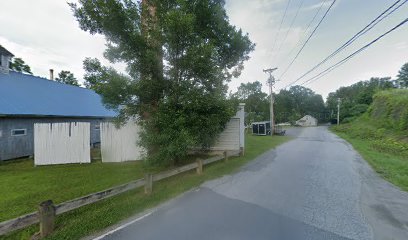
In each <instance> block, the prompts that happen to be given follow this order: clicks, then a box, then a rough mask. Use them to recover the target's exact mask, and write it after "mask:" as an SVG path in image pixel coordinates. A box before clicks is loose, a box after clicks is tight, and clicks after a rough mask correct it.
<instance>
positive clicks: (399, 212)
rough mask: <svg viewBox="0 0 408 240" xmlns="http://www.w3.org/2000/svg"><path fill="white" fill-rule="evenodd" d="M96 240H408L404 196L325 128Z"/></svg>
mask: <svg viewBox="0 0 408 240" xmlns="http://www.w3.org/2000/svg"><path fill="white" fill-rule="evenodd" d="M288 134H289V135H292V136H294V139H293V140H291V141H289V142H287V143H285V144H283V145H281V146H279V147H278V148H276V149H275V150H271V151H268V152H266V153H265V154H263V155H261V156H259V157H258V158H257V159H256V160H254V161H252V162H251V163H249V164H247V165H246V166H244V167H243V168H242V169H241V170H240V171H239V172H237V173H235V174H233V175H228V176H225V177H223V178H220V179H216V180H213V181H209V182H206V183H204V184H203V185H202V186H200V187H199V188H197V189H195V190H194V191H190V192H188V193H186V194H184V195H182V196H181V197H178V198H176V199H173V200H172V201H170V202H168V203H166V204H164V205H162V206H160V207H158V208H157V209H154V210H152V213H151V214H150V215H148V216H146V217H143V218H140V219H138V220H135V221H132V222H130V223H128V224H126V225H124V226H121V227H119V228H118V229H114V230H113V231H110V232H109V233H107V234H104V235H101V236H99V237H98V239H106V240H108V239H166V240H167V239H179V240H182V239H186V240H190V239H197V240H199V239H234V240H235V239H268V240H271V239H277V240H286V239H287V240H297V239H299V240H306V239H310V240H319V239H333V240H345V239H353V240H371V239H401V240H402V239H403V240H407V239H408V194H407V193H406V192H402V191H400V190H398V189H397V188H396V187H394V186H392V185H391V184H389V183H387V182H385V181H384V180H382V179H380V178H379V177H378V176H377V174H375V173H374V172H373V171H372V169H371V168H370V167H369V166H368V165H367V163H366V162H365V161H364V160H363V159H361V157H360V156H359V155H358V154H357V153H356V152H355V151H354V150H353V148H352V147H351V145H349V144H348V143H347V142H345V141H344V140H342V139H340V138H338V137H337V136H336V135H334V134H332V133H331V132H329V131H328V129H327V128H326V127H311V128H292V129H289V130H288Z"/></svg>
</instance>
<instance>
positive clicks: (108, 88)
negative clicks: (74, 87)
mask: <svg viewBox="0 0 408 240" xmlns="http://www.w3.org/2000/svg"><path fill="white" fill-rule="evenodd" d="M70 6H71V8H72V10H73V12H74V15H75V17H76V18H77V20H78V22H79V24H80V27H81V29H83V30H85V31H88V32H90V33H91V34H102V35H104V36H105V38H106V41H107V49H106V51H105V57H106V58H107V59H108V60H110V61H111V62H113V63H114V62H124V63H125V64H126V66H127V74H128V75H124V74H121V73H118V72H117V71H116V70H115V69H113V68H109V67H105V66H102V65H101V63H100V61H99V60H97V59H86V60H85V62H84V67H85V70H86V75H85V80H86V86H87V87H90V88H92V89H95V90H96V91H97V92H98V93H100V94H101V95H102V96H103V99H104V102H105V103H106V104H107V105H108V106H110V107H112V108H117V109H118V110H119V111H120V118H121V119H127V118H129V117H135V116H138V117H139V118H140V119H141V120H143V121H141V123H143V129H144V131H143V134H142V139H141V141H140V144H141V145H142V146H144V147H146V149H147V150H148V153H149V156H148V159H149V160H150V161H152V162H163V161H170V162H176V161H177V160H179V159H180V158H182V157H184V156H185V155H186V154H187V150H188V148H189V147H191V146H201V147H208V146H210V145H211V144H212V143H213V142H214V140H215V138H216V136H217V135H218V133H219V132H220V131H222V129H223V127H224V125H225V123H226V122H227V121H228V120H229V118H230V117H231V116H232V115H233V114H234V112H235V110H236V109H235V106H234V105H233V104H231V102H229V101H227V99H226V91H227V86H226V82H228V81H230V80H231V79H232V77H236V76H238V75H239V74H240V71H241V70H242V69H243V62H244V61H245V60H247V59H248V58H249V56H248V54H249V53H250V52H251V51H252V50H253V49H254V44H252V43H251V41H250V40H249V37H248V35H246V34H243V33H242V31H241V30H239V29H237V28H236V27H234V26H232V25H230V24H229V20H228V17H227V15H226V12H225V9H224V1H218V0H198V1H189V0H162V1H158V0H143V1H141V2H139V1H136V2H135V1H130V0H95V1H87V0H80V1H79V3H78V4H75V3H70Z"/></svg>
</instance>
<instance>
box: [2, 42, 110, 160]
mask: <svg viewBox="0 0 408 240" xmlns="http://www.w3.org/2000/svg"><path fill="white" fill-rule="evenodd" d="M0 48H2V47H1V46H0ZM2 49H3V51H0V59H1V62H0V160H8V159H14V158H20V157H25V156H32V155H33V153H34V136H33V135H34V133H33V131H34V123H56V122H90V123H91V142H90V144H95V143H98V142H100V133H99V123H100V122H101V121H106V120H108V119H111V118H113V117H115V115H116V113H115V112H114V111H112V110H109V109H107V108H106V107H105V106H104V105H103V103H102V99H101V97H100V96H99V95H98V94H97V93H95V92H94V91H92V90H90V89H86V88H81V87H76V86H71V85H67V84H63V83H59V82H56V81H52V80H48V79H45V78H41V77H36V76H33V75H27V74H23V73H19V72H15V71H11V70H9V61H10V59H11V57H12V56H13V55H12V54H11V53H10V52H9V51H7V50H5V49H4V48H2Z"/></svg>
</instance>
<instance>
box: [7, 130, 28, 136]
mask: <svg viewBox="0 0 408 240" xmlns="http://www.w3.org/2000/svg"><path fill="white" fill-rule="evenodd" d="M26 134H27V129H13V130H11V136H24V135H26Z"/></svg>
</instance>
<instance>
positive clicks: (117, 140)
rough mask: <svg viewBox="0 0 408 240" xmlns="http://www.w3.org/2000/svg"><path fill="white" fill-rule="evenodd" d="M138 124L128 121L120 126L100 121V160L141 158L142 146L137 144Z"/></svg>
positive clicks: (113, 160)
mask: <svg viewBox="0 0 408 240" xmlns="http://www.w3.org/2000/svg"><path fill="white" fill-rule="evenodd" d="M139 132H140V126H138V125H137V124H136V123H134V122H132V121H130V122H128V123H126V124H125V125H124V126H122V127H120V128H116V126H115V124H114V123H111V122H103V123H101V154H102V162H124V161H131V160H141V159H142V158H143V155H144V151H143V148H141V147H140V146H138V141H139Z"/></svg>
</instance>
